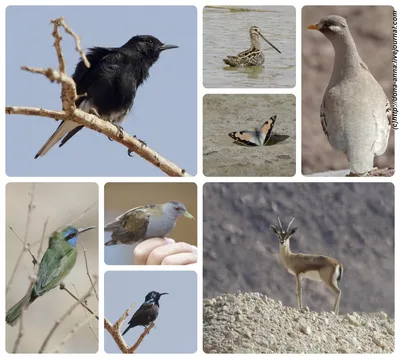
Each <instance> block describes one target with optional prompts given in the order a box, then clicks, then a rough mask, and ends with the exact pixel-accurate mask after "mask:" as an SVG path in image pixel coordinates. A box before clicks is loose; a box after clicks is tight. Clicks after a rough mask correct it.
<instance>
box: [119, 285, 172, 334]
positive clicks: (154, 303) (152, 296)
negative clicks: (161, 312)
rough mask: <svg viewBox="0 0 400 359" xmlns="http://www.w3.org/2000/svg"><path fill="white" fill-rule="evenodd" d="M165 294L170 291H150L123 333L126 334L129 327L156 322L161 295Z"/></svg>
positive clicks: (144, 325)
mask: <svg viewBox="0 0 400 359" xmlns="http://www.w3.org/2000/svg"><path fill="white" fill-rule="evenodd" d="M165 294H168V293H158V292H154V291H153V292H150V293H148V294H147V295H146V298H145V299H144V303H143V304H142V305H141V307H140V308H139V309H138V310H137V311H136V312H135V314H134V315H133V316H132V318H131V320H130V321H129V322H128V327H127V328H126V329H125V330H124V332H123V333H122V335H125V334H126V332H127V331H128V330H129V329H131V328H134V327H136V326H138V325H142V326H143V327H147V326H148V325H149V324H150V323H151V322H154V321H155V320H156V319H157V317H158V309H159V308H160V304H159V303H158V301H159V300H160V298H161V296H162V295H165Z"/></svg>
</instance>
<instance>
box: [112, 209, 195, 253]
mask: <svg viewBox="0 0 400 359" xmlns="http://www.w3.org/2000/svg"><path fill="white" fill-rule="evenodd" d="M181 216H185V217H187V218H190V219H194V217H193V216H192V215H191V214H190V213H189V212H188V211H187V209H186V207H185V206H184V205H183V203H180V202H177V201H171V202H167V203H163V204H149V205H145V206H141V207H136V208H132V209H130V210H129V211H127V212H125V213H123V214H121V215H120V216H119V217H117V218H116V219H115V221H113V222H111V223H108V224H107V225H106V226H105V227H104V230H105V231H106V232H112V234H111V239H110V240H109V241H108V242H106V243H105V245H106V246H112V245H114V244H137V243H139V242H142V241H144V240H146V239H149V238H153V237H165V236H166V235H168V234H169V233H171V232H172V230H173V229H174V228H175V224H176V220H177V219H178V218H179V217H181Z"/></svg>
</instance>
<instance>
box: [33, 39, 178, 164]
mask: <svg viewBox="0 0 400 359" xmlns="http://www.w3.org/2000/svg"><path fill="white" fill-rule="evenodd" d="M177 47H178V46H176V45H166V44H163V43H162V42H161V41H160V40H158V39H157V38H155V37H154V36H151V35H139V36H134V37H132V38H131V39H130V40H129V41H128V42H127V43H126V44H125V45H122V46H121V47H110V48H105V47H93V48H91V49H89V52H88V53H87V55H86V57H87V59H88V60H89V62H90V67H89V68H88V67H86V65H85V64H84V62H83V61H82V59H81V60H80V61H79V62H78V64H77V65H76V68H75V72H74V74H73V75H72V78H73V80H74V81H75V84H76V92H77V94H78V95H82V97H79V98H78V99H77V100H76V101H75V105H76V107H78V108H79V109H81V110H82V111H85V112H88V113H93V114H95V115H96V116H98V117H100V118H101V119H103V120H107V121H110V122H111V123H113V124H115V125H116V126H118V127H119V128H121V127H120V126H119V124H121V123H122V121H123V120H124V118H125V117H126V115H127V114H128V112H129V111H130V109H131V108H132V106H133V101H134V99H135V95H136V91H137V89H138V87H139V86H140V85H141V84H142V83H143V81H144V80H146V79H147V78H148V76H149V69H150V67H151V66H152V65H153V64H154V63H155V62H156V61H157V60H158V57H159V56H160V53H161V52H162V51H164V50H168V49H174V48H177ZM84 94H86V96H85V95H84ZM82 128H83V126H81V125H79V124H77V123H75V122H73V121H63V122H62V123H61V124H60V125H59V126H58V128H57V130H56V131H55V132H54V133H53V135H52V136H51V137H50V138H49V139H48V140H47V142H46V143H45V144H44V145H43V147H42V148H41V149H40V150H39V152H38V153H37V154H36V156H35V158H38V157H39V156H44V155H45V154H46V153H47V152H48V151H49V150H50V149H51V148H52V147H53V146H54V145H55V144H56V143H57V142H58V141H60V140H61V139H62V138H63V137H64V136H65V137H64V138H63V140H62V141H61V143H60V147H61V146H63V145H64V144H65V143H66V142H67V141H68V140H69V139H70V138H71V137H72V136H74V135H75V134H76V133H77V132H78V131H80V130H81V129H82Z"/></svg>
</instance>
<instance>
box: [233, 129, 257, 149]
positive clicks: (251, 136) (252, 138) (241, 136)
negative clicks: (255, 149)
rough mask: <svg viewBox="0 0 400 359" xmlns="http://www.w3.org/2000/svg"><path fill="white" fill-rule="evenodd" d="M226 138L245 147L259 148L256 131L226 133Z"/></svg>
mask: <svg viewBox="0 0 400 359" xmlns="http://www.w3.org/2000/svg"><path fill="white" fill-rule="evenodd" d="M228 136H229V137H231V138H233V139H234V140H235V141H237V142H239V143H241V144H243V145H245V146H261V144H262V143H261V142H260V139H259V136H258V131H257V132H255V131H237V132H231V133H228Z"/></svg>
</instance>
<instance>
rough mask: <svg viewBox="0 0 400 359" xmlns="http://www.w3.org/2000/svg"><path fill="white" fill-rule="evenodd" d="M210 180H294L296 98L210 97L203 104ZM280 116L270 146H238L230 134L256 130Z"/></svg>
mask: <svg viewBox="0 0 400 359" xmlns="http://www.w3.org/2000/svg"><path fill="white" fill-rule="evenodd" d="M203 104H204V107H203V113H204V133H203V136H204V148H203V159H204V160H203V172H204V174H205V175H206V176H293V175H294V174H295V171H296V165H295V163H296V154H295V152H296V110H295V106H296V100H295V97H294V96H293V95H284V94H282V95H206V96H205V97H204V100H203ZM273 115H277V119H276V122H275V126H274V130H273V135H272V137H271V139H270V141H269V142H268V144H267V145H266V146H256V147H247V146H241V145H238V144H236V143H234V141H233V139H232V138H230V137H229V136H228V133H229V132H233V131H242V130H254V128H255V127H260V126H261V124H262V123H264V122H265V121H266V120H268V118H270V117H271V116H273Z"/></svg>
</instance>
